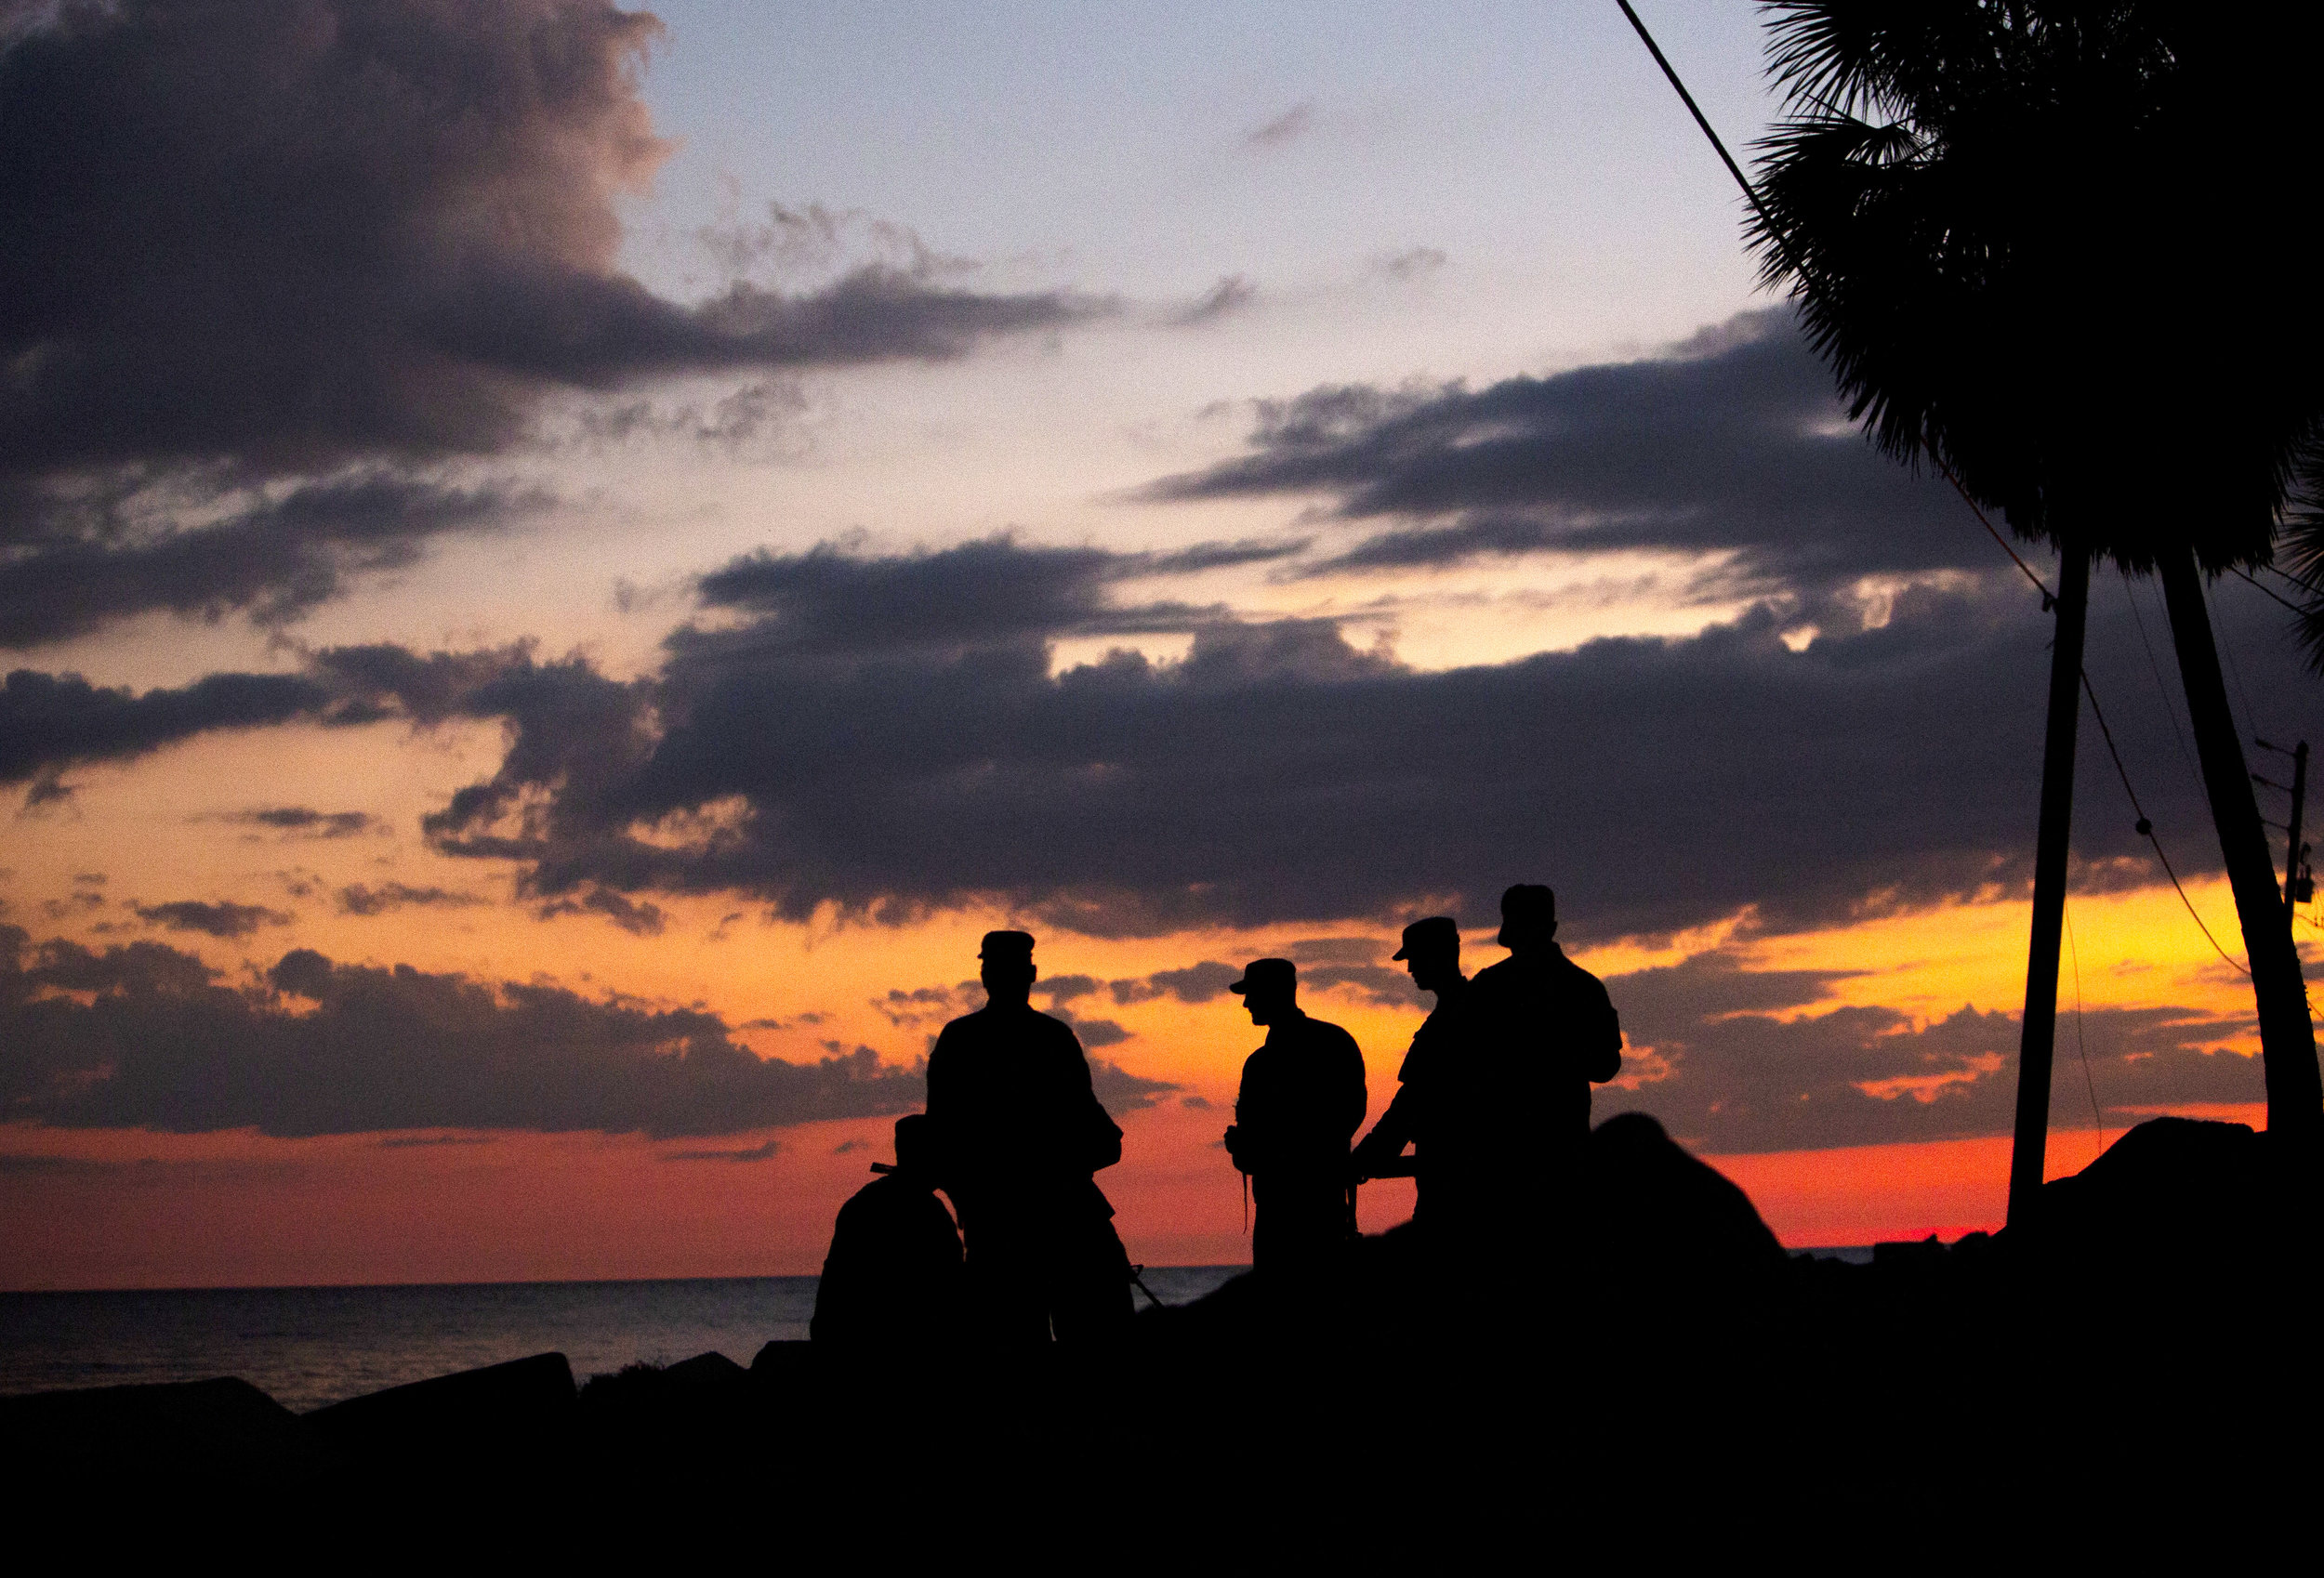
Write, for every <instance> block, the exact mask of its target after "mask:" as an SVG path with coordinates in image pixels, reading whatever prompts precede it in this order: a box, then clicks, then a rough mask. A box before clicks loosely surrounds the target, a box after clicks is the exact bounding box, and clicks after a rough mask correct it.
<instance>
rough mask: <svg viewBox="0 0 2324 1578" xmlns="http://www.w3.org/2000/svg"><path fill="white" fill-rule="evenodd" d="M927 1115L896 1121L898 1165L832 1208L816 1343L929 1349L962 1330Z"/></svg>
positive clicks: (953, 1238) (956, 1252)
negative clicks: (833, 1215) (835, 1216)
mask: <svg viewBox="0 0 2324 1578" xmlns="http://www.w3.org/2000/svg"><path fill="white" fill-rule="evenodd" d="M927 1131H928V1119H927V1118H926V1117H925V1116H923V1115H921V1114H919V1113H913V1114H910V1115H908V1116H906V1117H902V1118H898V1119H897V1120H896V1164H895V1165H894V1166H892V1167H877V1166H876V1167H874V1168H873V1169H872V1170H873V1171H874V1172H877V1173H880V1174H882V1175H883V1176H882V1177H876V1178H874V1179H872V1181H871V1182H869V1183H867V1184H865V1186H864V1187H863V1188H862V1189H859V1190H856V1191H855V1193H854V1194H853V1196H852V1197H851V1198H850V1199H849V1201H848V1203H846V1204H845V1205H842V1206H840V1207H839V1219H838V1223H837V1224H836V1225H835V1226H834V1227H833V1228H832V1230H831V1253H830V1254H828V1255H826V1256H825V1257H824V1262H823V1280H822V1281H821V1282H818V1283H817V1284H816V1286H815V1313H814V1318H813V1319H812V1321H810V1322H808V1326H807V1335H809V1336H810V1337H811V1338H812V1339H813V1340H814V1341H816V1342H821V1343H847V1344H860V1345H864V1346H879V1347H883V1348H889V1349H891V1350H892V1349H895V1348H926V1347H927V1346H929V1345H930V1344H931V1343H943V1342H946V1341H952V1340H957V1338H958V1336H959V1335H960V1331H959V1326H960V1294H961V1269H960V1230H959V1229H957V1228H956V1227H954V1226H953V1223H952V1213H951V1212H949V1211H947V1210H945V1209H944V1202H943V1201H941V1200H939V1199H937V1198H936V1177H935V1173H934V1170H933V1167H932V1165H931V1160H932V1159H931V1156H930V1154H929V1135H928V1132H927Z"/></svg>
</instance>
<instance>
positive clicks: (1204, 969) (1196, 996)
mask: <svg viewBox="0 0 2324 1578" xmlns="http://www.w3.org/2000/svg"><path fill="white" fill-rule="evenodd" d="M1242 974H1243V970H1242V967H1241V966H1239V965H1222V964H1221V963H1219V961H1218V960H1216V959H1205V960H1204V961H1203V962H1202V963H1201V964H1198V965H1189V966H1188V967H1185V968H1184V969H1181V970H1156V971H1155V972H1154V973H1153V974H1152V975H1150V976H1145V977H1142V978H1138V977H1133V978H1132V979H1130V980H1116V981H1109V982H1107V983H1106V986H1107V990H1109V991H1110V992H1112V993H1113V994H1114V1001H1115V1002H1116V1003H1119V1004H1121V1005H1123V1006H1125V1007H1127V1006H1129V1005H1130V1004H1132V1003H1145V1002H1151V1001H1152V1000H1153V999H1155V998H1156V997H1166V996H1167V997H1175V998H1176V999H1178V1001H1180V1002H1181V1003H1208V1002H1209V1001H1211V1000H1212V999H1213V998H1218V997H1223V996H1225V995H1226V989H1227V988H1228V987H1229V986H1232V985H1233V984H1234V983H1235V981H1237V980H1240V979H1242Z"/></svg>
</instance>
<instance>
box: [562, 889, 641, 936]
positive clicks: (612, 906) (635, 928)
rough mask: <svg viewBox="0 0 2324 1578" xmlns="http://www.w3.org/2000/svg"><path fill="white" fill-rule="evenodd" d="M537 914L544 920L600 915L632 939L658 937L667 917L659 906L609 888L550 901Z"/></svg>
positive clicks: (590, 890) (591, 890)
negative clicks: (571, 897) (572, 897)
mask: <svg viewBox="0 0 2324 1578" xmlns="http://www.w3.org/2000/svg"><path fill="white" fill-rule="evenodd" d="M537 914H539V915H540V918H541V919H543V920H553V919H555V918H556V917H557V916H559V915H603V916H604V917H605V918H606V919H607V920H609V921H612V922H613V923H614V925H615V926H617V927H621V928H622V930H624V931H626V932H627V933H629V935H630V936H632V937H659V936H661V935H662V932H663V929H664V928H665V927H667V926H668V925H669V916H668V915H667V914H664V913H663V911H662V908H661V906H660V905H658V904H653V903H644V902H640V901H637V900H633V899H631V898H629V897H627V895H625V894H621V893H616V892H614V890H613V889H612V888H590V889H589V890H588V892H586V893H584V894H582V895H581V896H580V897H579V898H577V899H552V900H550V901H548V903H546V904H543V905H542V906H541V907H540V909H539V911H538V912H537Z"/></svg>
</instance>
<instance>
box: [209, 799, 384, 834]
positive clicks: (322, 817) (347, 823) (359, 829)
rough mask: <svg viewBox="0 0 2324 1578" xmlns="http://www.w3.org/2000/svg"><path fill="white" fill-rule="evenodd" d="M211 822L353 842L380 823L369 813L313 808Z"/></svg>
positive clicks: (262, 811)
mask: <svg viewBox="0 0 2324 1578" xmlns="http://www.w3.org/2000/svg"><path fill="white" fill-rule="evenodd" d="M210 820H212V821H216V822H231V823H234V824H236V825H238V826H242V827H257V828H264V829H266V830H267V831H269V832H272V833H282V834H286V835H291V836H294V837H299V838H351V837H353V836H354V835H356V834H358V833H367V832H369V831H371V830H372V829H373V828H376V827H377V826H378V825H379V822H378V819H377V818H376V817H374V816H372V815H370V814H369V813H368V812H364V811H319V810H316V809H314V808H313V807H311V806H259V807H254V808H252V809H248V810H241V811H228V812H226V813H224V814H223V815H220V816H218V817H214V818H212V819H210Z"/></svg>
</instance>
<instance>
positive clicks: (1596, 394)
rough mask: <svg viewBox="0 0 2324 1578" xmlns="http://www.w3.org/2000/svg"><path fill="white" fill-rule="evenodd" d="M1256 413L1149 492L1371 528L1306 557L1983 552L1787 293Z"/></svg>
mask: <svg viewBox="0 0 2324 1578" xmlns="http://www.w3.org/2000/svg"><path fill="white" fill-rule="evenodd" d="M1258 413H1259V421H1258V425H1257V427H1256V428H1255V429H1254V430H1253V432H1252V434H1251V437H1250V441H1249V444H1248V449H1247V451H1246V453H1245V454H1241V455H1238V456H1235V457H1234V458H1231V459H1229V460H1226V461H1223V462H1221V463H1220V464H1218V465H1216V466H1213V467H1209V468H1208V469H1206V470H1203V471H1198V472H1194V473H1190V474H1187V475H1183V476H1178V477H1171V478H1166V479H1164V480H1160V481H1158V482H1155V483H1154V484H1152V485H1151V486H1150V487H1149V488H1148V489H1147V490H1146V496H1147V497H1149V498H1151V499H1154V500H1155V501H1157V502H1194V501H1200V500H1205V499H1221V498H1247V497H1263V496H1269V495H1283V496H1287V497H1313V498H1316V499H1319V500H1322V501H1324V503H1325V505H1326V507H1327V512H1328V514H1329V516H1330V517H1331V518H1333V519H1336V520H1338V521H1339V522H1340V523H1341V525H1342V529H1343V532H1344V531H1345V530H1347V529H1350V528H1356V529H1361V531H1362V534H1361V535H1360V536H1359V537H1358V538H1357V540H1355V541H1353V542H1352V543H1342V544H1341V545H1340V546H1339V547H1338V548H1337V550H1336V551H1335V552H1333V553H1332V554H1331V556H1330V557H1328V558H1326V559H1320V560H1317V561H1314V562H1313V563H1311V564H1310V565H1308V566H1307V569H1308V572H1310V573H1316V574H1322V573H1333V572H1350V571H1366V570H1388V569H1412V568H1419V567H1430V566H1442V565H1450V564H1456V563H1460V562H1463V561H1466V560H1472V559H1490V558H1494V557H1508V556H1512V555H1517V554H1525V553H1538V552H1543V551H1548V550H1552V549H1555V550H1563V551H1567V552H1586V551H1592V550H1598V551H1604V550H1610V549H1626V548H1627V549H1650V550H1657V551H1676V552H1695V553H1705V554H1710V553H1731V554H1734V555H1736V564H1735V566H1734V567H1733V569H1732V570H1731V571H1729V572H1727V574H1726V575H1725V576H1724V577H1722V578H1721V579H1722V580H1723V581H1724V582H1725V583H1726V585H1724V586H1723V587H1722V588H1721V589H1722V590H1723V591H1725V592H1727V593H1729V594H1731V593H1732V592H1733V591H1734V590H1735V589H1736V585H1737V584H1739V585H1741V586H1742V587H1743V588H1744V589H1747V590H1749V589H1756V590H1758V591H1761V592H1766V591H1772V590H1777V589H1787V590H1792V591H1797V592H1813V591H1816V590H1821V589H1823V588H1826V587H1829V586H1832V585H1839V584H1843V583H1845V582H1848V581H1852V580H1854V579H1855V578H1857V577H1859V576H1862V575H1866V574H1871V573H1880V572H1888V573H1895V572H1918V571H1928V570H1934V569H1940V568H1946V567H1951V566H1959V565H1963V564H1972V565H1976V564H1982V563H1983V562H1984V560H1983V559H1981V558H1980V557H1979V556H1980V555H1981V554H1982V553H1983V552H1984V551H1986V550H1984V549H1982V548H1981V547H1980V546H1979V544H1980V542H1981V541H1982V535H1981V533H1977V532H1976V528H1975V525H1974V521H1973V520H1972V519H1970V517H1969V516H1968V513H1967V511H1966V510H1965V509H1964V508H1963V506H1961V502H1960V500H1959V499H1958V498H1956V497H1954V496H1953V495H1952V494H1951V493H1950V492H1949V491H1948V490H1946V489H1944V487H1943V485H1942V484H1941V483H1933V482H1932V481H1931V480H1929V479H1926V478H1919V477H1915V476H1913V475H1912V474H1911V473H1909V472H1908V471H1906V470H1905V469H1904V468H1902V467H1898V466H1896V465H1895V464H1894V463H1893V462H1891V461H1888V460H1886V459H1884V458H1882V457H1881V456H1880V455H1878V454H1875V453H1874V452H1873V451H1872V449H1871V447H1870V446H1869V445H1868V443H1866V441H1864V439H1863V437H1862V436H1861V435H1860V434H1859V433H1857V432H1856V430H1855V428H1854V427H1851V426H1850V425H1849V424H1848V423H1847V421H1846V419H1845V413H1844V412H1843V411H1842V408H1841V406H1840V404H1839V402H1838V401H1837V400H1836V398H1835V397H1834V395H1833V393H1832V388H1831V377H1830V375H1829V373H1827V372H1826V371H1825V370H1824V368H1823V367H1822V365H1821V364H1819V363H1818V362H1816V358H1815V356H1814V355H1813V354H1812V353H1811V352H1810V351H1809V349H1808V348H1807V346H1806V345H1805V344H1804V342H1803V341H1802V339H1801V337H1800V335H1799V334H1798V333H1797V331H1796V329H1795V328H1794V327H1793V325H1792V322H1791V319H1790V316H1789V312H1788V311H1784V310H1781V309H1770V310H1766V311H1760V312H1753V313H1748V314H1745V315H1743V316H1742V317H1739V318H1737V319H1736V320H1734V321H1733V322H1729V323H1726V324H1723V325H1720V326H1718V327H1716V328H1713V329H1709V330H1705V331H1704V332H1703V333H1702V334H1700V335H1697V336H1696V337H1695V338H1694V339H1692V340H1690V341H1688V342H1687V343H1686V344H1684V345H1683V346H1680V347H1677V348H1674V349H1673V352H1672V353H1671V354H1670V355H1668V356H1665V357H1660V358H1655V359H1651V360H1646V361H1641V362H1618V363H1608V364H1604V365H1598V366H1590V367H1581V368H1577V369H1575V370H1573V371H1571V372H1565V373H1558V374H1553V375H1550V376H1547V377H1539V378H1534V377H1519V378H1510V379H1506V380H1503V381H1502V382H1500V383H1497V384H1493V385H1490V386H1488V387H1486V388H1482V389H1472V388H1468V387H1467V386H1466V385H1463V384H1457V383H1456V384H1447V385H1442V386H1437V387H1412V388H1400V389H1383V388H1375V387H1372V386H1369V385H1347V386H1340V387H1332V388H1316V389H1312V390H1310V391H1308V392H1307V393H1305V394H1302V395H1300V396H1298V397H1296V398H1294V399H1291V400H1287V401H1261V402H1259V404H1258Z"/></svg>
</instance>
